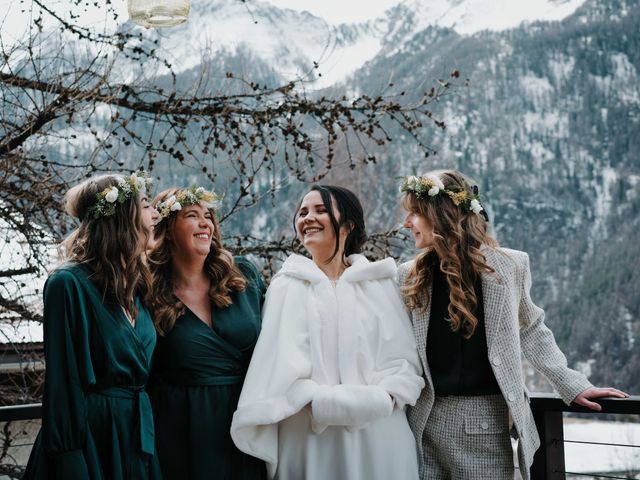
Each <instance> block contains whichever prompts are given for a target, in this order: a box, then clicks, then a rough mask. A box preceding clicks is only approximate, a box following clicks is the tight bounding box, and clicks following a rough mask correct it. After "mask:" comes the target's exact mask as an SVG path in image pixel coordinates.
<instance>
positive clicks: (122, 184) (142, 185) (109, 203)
mask: <svg viewBox="0 0 640 480" xmlns="http://www.w3.org/2000/svg"><path fill="white" fill-rule="evenodd" d="M116 183H117V185H112V186H110V187H107V188H105V189H104V190H103V191H101V192H100V193H98V194H96V203H95V204H93V205H92V206H91V207H90V208H89V210H87V214H86V215H85V218H89V219H92V220H96V219H98V218H100V217H110V216H111V215H114V214H115V213H116V206H117V205H118V204H122V203H124V202H126V201H127V200H129V199H130V198H131V197H133V196H134V195H137V194H138V193H141V192H146V191H147V189H149V188H151V186H152V184H153V179H152V178H150V177H149V175H148V174H147V172H145V171H142V170H138V171H136V172H133V173H132V174H131V175H130V176H128V177H123V176H120V175H118V177H117V180H116Z"/></svg>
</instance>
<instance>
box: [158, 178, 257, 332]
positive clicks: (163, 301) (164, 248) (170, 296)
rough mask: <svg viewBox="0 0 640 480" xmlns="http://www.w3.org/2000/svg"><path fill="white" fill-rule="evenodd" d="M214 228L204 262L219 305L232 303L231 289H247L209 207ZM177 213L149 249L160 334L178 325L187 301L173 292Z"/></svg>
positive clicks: (162, 195)
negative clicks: (173, 260) (172, 233)
mask: <svg viewBox="0 0 640 480" xmlns="http://www.w3.org/2000/svg"><path fill="white" fill-rule="evenodd" d="M181 190H182V189H180V188H170V189H167V190H164V191H163V192H161V193H160V194H158V195H157V196H156V197H155V198H154V199H153V205H154V206H156V205H158V203H160V202H162V201H164V200H166V199H167V198H169V197H170V196H172V195H177V194H178V193H179V192H180V191H181ZM209 211H210V212H211V219H212V221H213V225H214V229H213V235H212V236H211V247H212V248H211V250H210V251H209V254H208V255H207V258H206V260H205V263H204V270H205V273H206V274H207V276H208V277H209V279H210V280H211V285H210V287H209V299H210V300H211V303H213V304H214V305H215V306H216V307H218V308H225V307H228V306H229V305H231V303H232V299H231V292H241V291H243V290H244V289H245V287H246V284H247V280H246V279H245V277H244V275H243V274H242V272H241V271H240V269H239V268H238V266H237V265H236V264H235V262H234V260H233V255H232V254H231V252H229V251H228V250H226V249H225V248H224V247H223V245H222V236H221V235H220V225H219V223H218V220H217V219H216V216H215V211H214V210H213V209H209ZM177 217H178V215H177V214H176V213H171V214H170V215H169V216H168V217H167V218H165V219H163V220H162V221H161V222H159V223H158V224H157V225H156V227H155V241H156V242H155V244H154V246H153V248H152V250H151V252H150V253H149V267H150V269H151V275H152V279H153V288H154V292H153V294H154V295H153V296H154V298H153V301H152V303H151V310H152V313H153V317H154V318H153V321H154V323H155V325H156V330H157V331H158V333H159V334H160V335H166V334H167V333H169V332H170V331H171V330H172V329H173V327H174V326H175V323H176V320H177V319H178V317H180V316H181V315H184V313H185V305H184V303H182V302H181V301H180V299H179V298H178V297H177V296H176V295H175V294H174V293H173V290H174V285H173V264H172V251H171V249H172V242H171V238H170V237H171V235H170V234H171V232H173V231H174V226H175V223H176V218H177Z"/></svg>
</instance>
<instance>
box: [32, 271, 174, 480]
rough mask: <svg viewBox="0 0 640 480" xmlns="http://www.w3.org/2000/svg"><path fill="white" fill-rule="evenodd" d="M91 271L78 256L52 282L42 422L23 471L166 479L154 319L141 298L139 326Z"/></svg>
mask: <svg viewBox="0 0 640 480" xmlns="http://www.w3.org/2000/svg"><path fill="white" fill-rule="evenodd" d="M89 276H90V271H89V270H88V269H87V267H85V266H82V265H80V264H73V263H70V264H66V265H63V266H62V267H60V268H59V269H58V270H56V271H55V272H54V273H53V274H52V275H51V276H50V277H49V279H48V280H47V283H46V284H45V288H44V348H45V360H46V365H47V368H46V372H45V385H44V399H43V417H42V429H41V430H40V433H39V434H38V437H37V439H36V442H35V444H34V446H33V450H32V451H31V456H30V458H29V463H28V465H27V469H26V472H25V475H24V477H23V478H24V479H38V480H40V479H59V480H76V479H77V480H80V479H82V480H103V479H104V480H134V479H135V480H145V479H161V478H162V475H161V473H160V467H159V463H158V460H157V457H156V456H155V455H154V425H153V417H152V411H151V403H150V401H149V397H148V395H147V393H146V392H145V390H144V388H145V385H146V383H147V380H148V377H149V371H150V360H151V357H152V354H153V349H154V346H155V343H156V333H155V329H154V326H153V322H152V320H151V317H150V315H149V312H148V311H147V310H146V309H145V308H144V307H143V305H142V304H141V303H140V301H139V299H136V306H137V308H138V317H137V318H136V322H135V328H134V327H133V326H132V325H131V323H130V322H129V321H128V320H127V318H126V316H125V314H124V312H123V311H122V309H121V308H120V307H119V306H118V305H113V304H112V305H109V304H108V303H105V302H103V300H102V294H101V292H100V291H98V288H97V287H96V285H95V284H94V283H93V282H92V281H91V280H90V278H89Z"/></svg>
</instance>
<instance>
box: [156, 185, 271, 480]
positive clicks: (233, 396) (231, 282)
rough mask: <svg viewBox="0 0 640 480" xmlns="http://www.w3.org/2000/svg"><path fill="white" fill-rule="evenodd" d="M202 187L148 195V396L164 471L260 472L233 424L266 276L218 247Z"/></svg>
mask: <svg viewBox="0 0 640 480" xmlns="http://www.w3.org/2000/svg"><path fill="white" fill-rule="evenodd" d="M216 200H217V199H216V197H215V195H214V194H213V193H211V192H207V191H206V190H204V189H203V188H195V187H193V188H190V189H170V190H166V191H164V192H162V193H161V194H160V195H158V196H157V197H156V199H155V200H154V204H155V205H156V206H157V208H158V211H159V212H160V216H161V220H160V222H159V223H158V225H157V226H156V244H155V246H154V249H153V250H152V252H151V253H150V255H149V259H150V267H151V271H152V273H153V286H154V304H153V313H154V321H155V323H156V327H157V329H158V332H159V334H160V336H159V337H158V345H157V347H156V352H155V359H154V370H153V381H152V387H151V392H152V400H153V405H154V414H155V420H156V448H157V450H158V456H159V459H160V465H161V468H162V474H163V476H164V479H165V480H174V479H176V480H178V479H179V480H185V479H191V480H200V479H211V480H243V479H244V480H260V479H262V478H265V475H266V471H265V466H264V463H263V462H262V461H260V460H258V459H256V458H254V457H251V456H249V455H247V454H245V453H243V452H241V451H239V450H238V449H237V448H236V447H235V445H234V443H233V441H232V440H231V436H230V433H229V430H230V427H231V419H232V417H233V412H234V411H235V409H236V407H237V404H238V398H239V396H240V390H241V389H242V383H243V381H244V376H245V374H246V371H247V368H248V365H249V361H250V359H251V354H252V352H253V347H254V345H255V343H256V340H257V339H258V333H259V331H260V309H261V305H262V299H263V295H264V285H263V283H262V280H261V278H260V275H259V274H258V272H257V270H256V268H255V267H254V266H253V264H252V263H251V262H249V261H248V260H246V259H245V258H242V257H236V258H235V259H234V257H233V256H232V255H231V254H230V253H229V252H228V251H227V250H225V249H224V247H223V245H222V242H221V235H220V230H219V227H218V223H217V220H216V218H215V212H214V202H215V201H216Z"/></svg>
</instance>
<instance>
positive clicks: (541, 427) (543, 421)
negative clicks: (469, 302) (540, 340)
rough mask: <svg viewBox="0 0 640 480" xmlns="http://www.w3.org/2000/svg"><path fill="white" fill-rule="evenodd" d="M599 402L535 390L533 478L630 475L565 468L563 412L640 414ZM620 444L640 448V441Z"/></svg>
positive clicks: (11, 416) (25, 412)
mask: <svg viewBox="0 0 640 480" xmlns="http://www.w3.org/2000/svg"><path fill="white" fill-rule="evenodd" d="M598 403H599V404H600V405H601V406H602V412H594V411H593V410H589V409H587V408H585V407H580V406H577V405H571V406H567V405H565V404H564V402H563V401H562V400H561V399H560V398H559V397H557V396H551V395H549V394H539V393H538V394H535V393H534V394H531V409H532V410H533V416H534V418H535V421H536V427H537V428H538V433H539V435H540V448H539V449H538V451H537V452H536V455H535V457H534V462H533V465H532V467H531V480H564V479H565V478H566V475H567V474H571V475H580V476H588V477H597V478H613V479H624V478H627V477H618V476H612V475H602V474H599V475H598V474H593V475H591V474H583V473H575V472H567V471H566V470H565V461H564V460H565V456H564V444H565V439H564V428H563V416H562V414H563V412H575V413H588V414H592V415H600V414H625V415H638V416H640V396H632V397H630V398H625V399H621V398H606V399H599V400H598ZM41 416H42V404H40V403H34V404H29V405H15V406H9V407H0V423H2V422H10V421H17V420H30V419H38V418H41ZM589 443H592V444H596V445H600V443H598V442H597V441H595V440H594V441H593V442H589ZM606 445H615V444H606ZM619 445H620V446H624V447H635V448H640V445H627V444H619Z"/></svg>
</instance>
